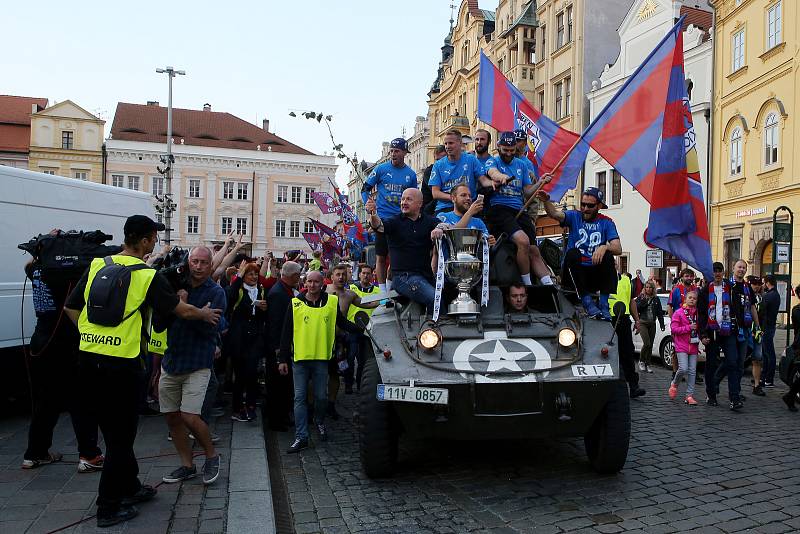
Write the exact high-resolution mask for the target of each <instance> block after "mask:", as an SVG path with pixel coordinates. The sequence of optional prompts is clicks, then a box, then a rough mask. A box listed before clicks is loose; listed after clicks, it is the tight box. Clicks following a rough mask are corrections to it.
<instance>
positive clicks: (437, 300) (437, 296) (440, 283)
mask: <svg viewBox="0 0 800 534" xmlns="http://www.w3.org/2000/svg"><path fill="white" fill-rule="evenodd" d="M443 248H444V247H442V238H441V237H440V238H439V239H437V240H436V249H437V250H438V251H439V258H438V259H437V266H436V292H435V293H434V296H433V322H436V321H438V320H439V311H440V310H441V307H442V289H444V250H443Z"/></svg>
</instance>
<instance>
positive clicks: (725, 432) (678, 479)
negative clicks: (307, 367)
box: [270, 369, 800, 534]
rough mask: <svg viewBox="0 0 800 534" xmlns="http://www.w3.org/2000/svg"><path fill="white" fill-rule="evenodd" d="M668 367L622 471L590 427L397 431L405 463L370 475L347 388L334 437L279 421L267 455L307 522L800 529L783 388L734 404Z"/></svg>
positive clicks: (357, 528) (365, 526) (652, 385)
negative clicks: (293, 450) (592, 459)
mask: <svg viewBox="0 0 800 534" xmlns="http://www.w3.org/2000/svg"><path fill="white" fill-rule="evenodd" d="M669 376H670V375H669V372H668V371H666V370H663V369H658V370H656V372H655V374H651V375H646V376H644V377H643V380H642V384H643V386H644V387H645V388H647V390H648V394H647V396H646V397H644V398H643V399H640V400H636V401H632V412H633V437H632V440H631V449H630V453H629V455H628V461H627V464H626V466H625V468H624V470H623V471H622V472H621V473H620V474H619V475H617V476H610V477H603V476H599V475H597V474H595V473H594V472H592V471H591V469H590V468H589V465H588V462H587V460H586V456H585V453H584V448H583V441H582V440H581V439H560V440H556V441H517V442H472V443H463V442H435V443H417V442H410V441H409V440H407V439H402V440H401V453H400V468H399V471H398V473H397V475H396V476H395V477H394V478H393V479H391V480H384V481H373V480H369V479H367V478H366V476H365V475H364V474H363V472H362V471H361V468H360V463H359V459H358V445H357V441H356V435H355V427H354V424H353V420H352V413H353V410H354V408H355V398H356V396H355V395H353V396H344V395H342V396H341V397H340V402H339V412H340V413H341V414H343V417H342V418H341V419H340V420H339V421H337V422H330V421H328V422H329V428H330V431H331V439H330V441H328V442H327V443H319V442H318V441H315V438H316V434H315V433H312V446H311V448H309V449H308V450H306V451H304V452H302V453H301V454H296V455H287V454H286V453H285V450H286V448H287V447H288V445H289V444H290V442H291V438H292V435H291V433H272V434H271V435H270V440H272V439H277V440H278V442H279V444H280V450H281V453H280V458H272V457H271V458H270V462H276V461H280V463H281V467H282V470H283V477H284V480H285V490H286V493H287V495H288V500H289V502H290V508H291V512H292V514H293V517H292V521H293V524H294V528H295V531H296V532H297V533H298V534H302V533H308V532H326V533H345V532H381V533H386V532H398V533H399V532H403V533H406V532H473V531H479V532H484V531H490V532H498V533H499V532H509V533H512V532H536V533H539V532H544V533H550V532H565V531H568V532H607V533H613V532H644V533H662V532H703V533H715V532H739V531H747V532H763V533H771V532H798V531H800V498H799V497H798V495H800V448H799V447H798V446H797V436H798V430H800V416H799V415H798V414H793V413H789V412H788V410H786V407H785V405H784V404H783V403H782V401H781V400H780V395H781V394H783V393H784V392H785V391H786V388H785V387H782V385H781V386H779V387H777V388H775V389H771V390H768V395H769V396H768V397H767V398H759V397H755V396H753V395H747V401H746V404H745V409H744V410H743V412H742V413H738V414H737V413H732V412H731V411H730V410H728V408H727V406H723V403H721V405H720V406H719V407H716V408H713V407H708V406H705V405H704V404H703V405H699V406H696V407H689V406H686V405H684V404H683V403H682V402H679V401H670V400H669V399H668V397H667V386H668V381H669ZM748 382H749V378H748V377H745V379H744V380H743V383H748ZM702 387H703V386H700V389H699V392H698V395H697V397H698V398H699V399H705V394H704V392H703V389H702ZM747 390H749V388H744V391H745V392H746V391H747ZM679 399H680V397H679ZM720 400H721V401H722V400H727V399H725V390H724V386H723V393H722V394H721V395H720ZM725 404H726V403H725Z"/></svg>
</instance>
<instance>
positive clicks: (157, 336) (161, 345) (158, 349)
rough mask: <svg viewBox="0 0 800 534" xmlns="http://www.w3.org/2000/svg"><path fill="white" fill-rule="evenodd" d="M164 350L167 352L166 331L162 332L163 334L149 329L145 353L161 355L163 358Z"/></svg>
mask: <svg viewBox="0 0 800 534" xmlns="http://www.w3.org/2000/svg"><path fill="white" fill-rule="evenodd" d="M166 350H167V331H166V330H164V331H163V332H156V331H155V330H153V329H152V328H151V329H150V342H149V343H148V344H147V352H152V353H154V354H161V355H162V356H163V355H164V352H165V351H166Z"/></svg>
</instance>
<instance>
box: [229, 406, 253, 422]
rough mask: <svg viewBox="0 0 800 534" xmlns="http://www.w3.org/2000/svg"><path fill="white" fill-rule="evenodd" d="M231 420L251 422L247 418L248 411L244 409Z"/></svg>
mask: <svg viewBox="0 0 800 534" xmlns="http://www.w3.org/2000/svg"><path fill="white" fill-rule="evenodd" d="M231 419H233V420H234V421H241V422H242V423H246V422H248V421H250V419H249V418H248V417H247V410H245V409H244V408H242V409H241V410H239V411H238V412H236V413H235V414H233V415H232V416H231Z"/></svg>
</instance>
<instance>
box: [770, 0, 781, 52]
mask: <svg viewBox="0 0 800 534" xmlns="http://www.w3.org/2000/svg"><path fill="white" fill-rule="evenodd" d="M779 44H781V3H780V2H778V3H776V4H775V5H774V6H772V7H771V8H769V10H768V11H767V50H769V49H770V48H774V47H776V46H778V45H779Z"/></svg>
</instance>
